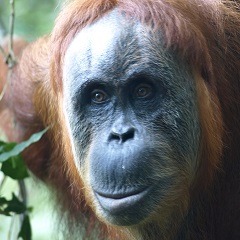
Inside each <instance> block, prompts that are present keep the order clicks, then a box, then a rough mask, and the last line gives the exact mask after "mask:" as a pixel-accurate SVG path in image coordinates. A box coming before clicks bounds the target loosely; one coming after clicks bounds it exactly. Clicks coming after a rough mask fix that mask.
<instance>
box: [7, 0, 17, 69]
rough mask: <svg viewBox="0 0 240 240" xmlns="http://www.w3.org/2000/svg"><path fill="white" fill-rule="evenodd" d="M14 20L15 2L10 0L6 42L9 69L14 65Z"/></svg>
mask: <svg viewBox="0 0 240 240" xmlns="http://www.w3.org/2000/svg"><path fill="white" fill-rule="evenodd" d="M14 20H15V1H14V0H10V19H9V42H8V59H7V64H8V67H9V68H10V69H11V68H13V67H14V65H15V57H14V52H13V33H14Z"/></svg>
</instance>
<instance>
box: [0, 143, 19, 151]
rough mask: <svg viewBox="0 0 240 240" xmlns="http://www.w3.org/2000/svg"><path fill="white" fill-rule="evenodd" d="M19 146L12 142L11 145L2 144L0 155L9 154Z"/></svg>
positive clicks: (0, 145)
mask: <svg viewBox="0 0 240 240" xmlns="http://www.w3.org/2000/svg"><path fill="white" fill-rule="evenodd" d="M16 145H17V143H14V142H11V143H4V142H3V144H0V153H4V152H9V151H11V150H12V149H13V148H14V147H15V146H16Z"/></svg>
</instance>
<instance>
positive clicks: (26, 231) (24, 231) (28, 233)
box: [18, 215, 32, 240]
mask: <svg viewBox="0 0 240 240" xmlns="http://www.w3.org/2000/svg"><path fill="white" fill-rule="evenodd" d="M18 238H22V239H23V240H31V239H32V230H31V224H30V220H29V216H28V215H25V216H24V220H23V223H22V226H21V230H20V232H19V234H18Z"/></svg>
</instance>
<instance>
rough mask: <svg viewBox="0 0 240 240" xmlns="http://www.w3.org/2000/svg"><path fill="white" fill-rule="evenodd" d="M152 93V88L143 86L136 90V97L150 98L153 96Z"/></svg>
mask: <svg viewBox="0 0 240 240" xmlns="http://www.w3.org/2000/svg"><path fill="white" fill-rule="evenodd" d="M151 92H152V88H151V86H148V85H143V86H142V85H141V86H139V87H138V88H137V89H136V91H135V94H136V95H135V96H136V97H139V98H144V97H148V96H149V95H150V94H151Z"/></svg>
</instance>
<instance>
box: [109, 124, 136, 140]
mask: <svg viewBox="0 0 240 240" xmlns="http://www.w3.org/2000/svg"><path fill="white" fill-rule="evenodd" d="M134 132H135V130H134V128H130V129H128V130H127V131H126V132H123V133H117V132H112V133H111V134H110V136H109V141H114V140H115V141H117V142H120V143H124V142H126V141H128V140H130V139H133V138H134Z"/></svg>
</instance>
